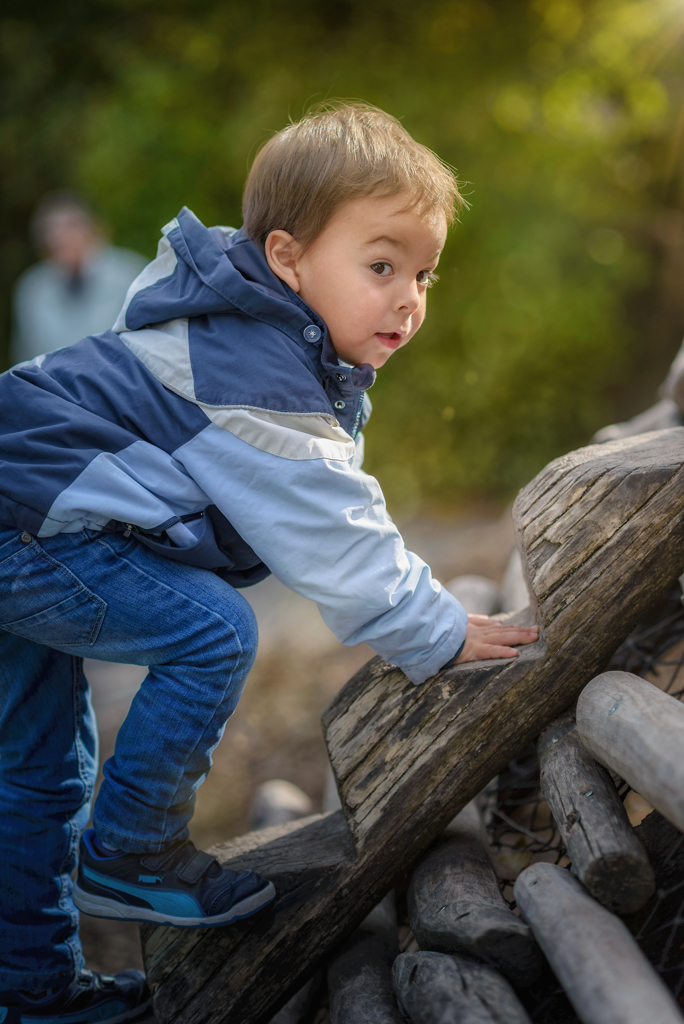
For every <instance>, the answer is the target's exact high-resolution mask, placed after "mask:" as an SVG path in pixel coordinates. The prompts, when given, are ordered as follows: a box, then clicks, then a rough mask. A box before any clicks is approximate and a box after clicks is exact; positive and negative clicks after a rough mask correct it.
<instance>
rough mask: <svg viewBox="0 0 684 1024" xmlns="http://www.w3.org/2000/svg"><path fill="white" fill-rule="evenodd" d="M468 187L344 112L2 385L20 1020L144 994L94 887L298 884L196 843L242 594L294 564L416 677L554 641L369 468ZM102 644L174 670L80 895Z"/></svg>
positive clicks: (131, 719) (201, 914)
mask: <svg viewBox="0 0 684 1024" xmlns="http://www.w3.org/2000/svg"><path fill="white" fill-rule="evenodd" d="M459 202H460V197H459V194H458V190H457V185H456V182H455V180H454V177H453V175H452V173H451V172H450V170H449V169H448V168H447V167H445V165H444V164H442V163H441V162H440V161H439V160H438V159H437V157H436V156H435V155H434V154H433V153H431V152H430V151H429V150H428V149H426V148H425V147H424V146H421V145H419V144H418V143H416V142H414V140H413V139H412V138H411V137H410V136H409V135H408V134H407V132H406V131H405V130H404V129H403V128H402V126H401V125H400V124H399V122H398V121H396V120H395V119H394V118H392V117H390V116H388V115H387V114H384V113H383V112H382V111H380V110H377V109H375V108H372V107H367V106H363V105H360V104H359V105H353V104H352V105H350V104H338V105H333V106H331V107H328V108H326V109H325V110H324V111H322V112H319V113H315V114H313V115H310V116H308V117H305V118H304V119H303V120H302V121H300V122H299V123H298V124H292V125H289V126H288V127H287V128H286V129H284V130H283V131H281V132H279V133H278V134H277V135H275V136H274V137H273V138H272V139H271V140H270V141H269V142H268V143H267V145H266V146H265V147H264V148H263V149H262V150H261V152H260V153H259V155H258V156H257V158H256V161H255V163H254V166H253V168H252V171H251V173H250V175H249V178H248V181H247V185H246V189H245V196H244V227H243V228H242V230H240V231H237V232H234V231H233V230H231V229H230V228H210V229H207V228H205V227H204V226H203V225H202V224H201V223H200V222H199V221H198V220H197V218H196V217H195V216H193V214H192V213H191V212H190V211H189V210H187V209H184V210H182V211H181V213H180V214H179V215H178V217H177V218H176V219H175V220H173V221H171V222H170V223H169V224H167V225H166V227H165V228H163V238H162V240H161V242H160V245H159V250H158V254H157V258H156V259H155V260H154V261H153V262H152V263H150V264H149V266H148V267H146V269H145V270H143V272H142V273H141V274H140V276H139V277H138V278H137V280H136V281H135V282H134V283H133V285H132V286H131V288H130V290H129V292H128V295H127V297H126V302H125V305H124V308H123V309H122V311H121V313H120V315H119V318H118V320H117V322H116V323H115V325H114V327H113V329H112V330H111V331H107V332H106V333H104V334H102V335H99V336H97V337H89V338H85V339H84V340H83V341H81V342H79V343H78V344H76V345H74V346H72V347H69V348H65V349H60V350H58V351H56V352H52V353H50V354H49V355H47V356H42V357H39V358H37V359H35V360H33V361H32V362H28V363H21V364H19V365H18V366H16V367H15V368H14V369H13V370H11V371H10V372H8V373H6V374H4V375H3V376H2V378H0V429H1V431H2V435H3V436H2V449H1V453H2V454H1V456H0V458H1V460H2V461H1V463H0V465H1V470H0V524H3V525H1V526H0V626H1V627H2V629H0V677H1V679H2V685H1V688H0V814H1V816H2V832H1V834H0V850H1V855H2V861H3V873H2V877H3V881H2V897H1V899H2V905H1V910H2V913H1V918H0V1019H1V1020H7V1021H19V1020H25V1019H27V1018H28V1017H30V1019H31V1021H34V1020H36V1021H37V1020H39V1019H41V1018H45V1019H49V1020H50V1021H55V1022H57V1021H60V1020H64V1021H67V1020H68V1021H72V1020H74V1019H79V1020H81V1019H82V1020H84V1021H85V1020H89V1019H91V1016H90V1014H92V1013H95V1014H96V1016H97V1020H99V1021H107V1020H113V1019H116V1020H117V1021H125V1020H134V1019H136V1018H137V1017H140V1016H141V1015H143V1014H145V1013H146V1012H147V1009H148V1000H149V993H148V992H147V989H146V987H145V982H144V978H143V977H142V975H140V974H139V973H138V972H124V973H123V974H119V975H117V976H116V977H115V978H106V977H102V976H99V975H96V974H92V973H91V972H88V971H85V970H84V968H83V958H82V954H81V949H80V945H79V942H78V937H77V922H78V914H77V911H76V909H75V907H74V904H76V907H78V908H79V909H81V910H83V911H85V912H87V913H90V914H94V915H96V916H100V917H112V918H126V919H129V920H135V921H157V922H165V923H168V924H172V925H178V926H187V927H197V926H200V925H220V924H228V923H230V922H231V921H235V920H237V919H238V918H242V917H246V916H248V915H250V914H253V913H255V912H256V911H258V910H259V909H260V908H262V907H263V906H265V905H266V904H267V903H269V902H270V901H271V900H272V899H273V897H274V895H275V890H274V887H273V885H272V884H271V883H270V882H268V881H267V880H264V879H262V878H259V877H258V876H257V875H255V874H254V873H253V872H249V871H248V872H244V873H242V874H240V875H237V874H235V873H234V872H231V871H228V870H225V869H222V868H221V867H220V866H219V864H218V863H217V861H216V860H215V859H214V858H212V857H210V856H209V855H208V854H206V853H203V852H202V851H198V850H195V848H194V846H193V845H192V843H191V842H190V841H189V840H188V821H189V820H190V818H191V816H192V811H193V805H194V800H195V793H196V790H197V788H198V787H199V786H200V785H201V783H202V781H203V780H204V778H205V777H206V774H207V772H208V771H209V768H210V766H211V753H212V750H213V749H214V747H215V746H216V744H217V743H218V742H219V740H220V738H221V735H222V732H223V729H224V727H225V723H226V720H227V719H228V718H229V717H230V715H231V714H232V712H233V711H234V709H235V706H236V704H237V701H238V698H239V696H240V693H241V691H242V688H243V686H244V683H245V678H246V676H247V673H248V671H249V669H250V666H251V664H252V661H253V659H254V655H255V652H256V645H257V630H256V624H255V621H254V616H253V614H252V612H251V610H250V606H249V605H248V603H247V602H246V601H245V600H244V598H243V597H241V595H240V594H239V593H238V590H237V589H236V588H239V587H244V586H248V585H249V584H251V583H255V582H257V581H258V580H260V579H262V578H264V577H265V576H266V575H267V574H268V573H269V572H272V573H274V575H276V576H277V577H278V579H280V580H281V581H282V582H283V583H285V584H286V585H287V586H288V587H291V588H292V589H293V590H296V591H297V592H298V593H300V594H303V595H304V596H306V597H308V598H311V599H312V600H314V601H316V602H317V604H318V607H319V608H320V611H321V614H322V615H323V618H324V619H325V621H326V622H327V624H328V625H329V627H330V628H331V629H332V631H333V632H334V633H335V635H336V636H337V637H338V638H339V639H340V640H341V641H342V643H345V644H358V643H361V642H362V641H365V642H366V643H368V644H370V646H371V647H372V648H373V649H374V650H375V651H377V652H378V653H379V654H381V655H382V656H383V657H384V658H386V659H387V660H388V661H390V662H392V663H394V664H396V665H398V666H399V667H400V668H401V669H402V670H403V671H404V672H405V673H406V675H407V676H408V677H409V678H410V679H411V680H412V681H413V682H414V683H422V682H424V681H425V680H426V679H429V678H430V677H431V676H433V675H434V674H435V673H436V672H437V671H438V670H439V669H440V668H441V667H442V666H443V665H445V664H446V663H447V662H449V661H450V660H452V659H454V658H457V660H458V661H473V660H476V659H479V658H492V657H494V658H508V657H514V656H515V655H516V654H517V651H516V649H515V648H514V647H512V646H511V645H512V644H522V643H529V642H531V641H533V640H534V639H536V636H537V633H536V630H535V629H524V628H520V627H514V626H502V625H501V624H499V623H496V622H494V621H489V620H487V619H483V618H474V619H471V621H470V622H469V621H468V616H467V615H466V613H465V612H464V610H463V608H462V607H461V606H460V605H459V603H458V602H457V601H456V600H455V598H453V597H452V596H451V595H450V594H449V593H447V592H446V591H445V590H443V589H442V587H441V586H440V585H439V583H437V582H436V581H435V580H434V579H433V578H432V576H431V574H430V570H429V568H428V566H427V565H426V564H425V563H424V562H423V561H421V559H420V558H418V557H417V556H416V555H414V554H412V553H411V552H408V551H406V550H405V548H404V545H403V542H402V539H401V537H400V535H399V533H398V532H397V530H396V528H395V526H394V525H393V523H392V521H391V520H390V519H389V517H388V515H387V512H386V510H385V504H384V501H383V497H382V493H381V491H380V488H379V486H378V484H377V482H376V481H375V480H374V479H373V478H372V477H370V476H368V475H366V474H365V473H364V472H363V470H362V469H361V460H362V453H363V445H362V435H361V429H362V428H363V426H364V424H365V423H366V421H367V419H368V415H369V412H370V402H369V401H368V398H367V397H366V391H367V389H368V388H370V387H371V385H372V384H373V382H374V380H375V371H376V370H377V369H378V368H379V367H381V366H382V365H383V364H384V363H385V362H386V361H387V359H389V357H390V356H391V355H392V354H393V353H394V352H396V351H397V350H399V349H400V348H402V347H403V346H404V345H407V344H408V343H409V342H410V341H411V339H412V338H413V336H414V334H415V333H416V331H417V330H418V328H419V327H420V325H421V323H422V321H423V318H424V316H425V302H426V293H427V289H428V287H429V285H430V283H431V281H432V280H433V278H434V274H435V269H436V267H437V262H438V260H439V255H440V252H441V250H442V247H443V245H444V240H445V236H446V231H447V226H448V224H449V223H450V222H451V221H452V220H453V215H454V206H455V204H458V203H459ZM399 457H400V456H399ZM84 655H87V656H90V657H95V658H100V659H104V660H107V661H114V662H124V663H135V664H139V665H146V666H149V674H148V675H147V677H146V679H145V681H144V682H143V684H142V686H141V688H140V691H139V692H138V694H137V695H136V697H135V699H134V701H133V703H132V705H131V709H130V712H129V714H128V716H127V718H126V720H125V722H124V724H123V725H122V727H121V730H120V732H119V735H118V739H117V743H116V751H115V754H114V756H113V757H112V758H110V759H109V760H108V761H107V763H106V764H105V766H104V776H105V778H104V782H103V784H102V788H101V790H100V792H99V795H98V798H97V800H96V802H95V808H94V815H93V825H94V827H93V828H92V829H88V830H86V832H84V834H83V835H82V836H81V841H80V843H81V845H80V857H79V869H78V878H77V881H76V883H75V884H74V887H73V894H72V883H71V880H70V875H71V872H72V870H73V868H74V865H75V863H76V850H77V846H78V842H79V834H80V832H81V830H82V829H83V828H84V827H85V825H86V823H87V820H88V816H89V809H90V799H91V796H92V791H93V784H94V781H95V776H96V770H97V743H96V732H95V723H94V720H93V714H92V709H91V706H90V702H89V696H88V686H87V682H86V681H85V679H84V678H83V674H82V660H81V659H82V657H83V656H84ZM2 1007H5V1008H6V1015H5V1016H4V1017H2V1016H1V1015H2V1012H3V1011H2V1009H1V1008H2ZM79 1013H81V1014H83V1016H82V1017H80V1016H78V1017H75V1016H74V1015H75V1014H79ZM7 1014H9V1016H8V1015H7ZM92 1019H95V1018H94V1017H92Z"/></svg>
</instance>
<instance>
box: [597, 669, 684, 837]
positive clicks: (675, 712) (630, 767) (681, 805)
mask: <svg viewBox="0 0 684 1024" xmlns="http://www.w3.org/2000/svg"><path fill="white" fill-rule="evenodd" d="M577 729H578V732H579V735H580V737H581V739H582V743H584V745H585V747H586V748H587V750H589V751H590V753H591V754H592V755H593V756H594V757H595V758H596V760H597V761H599V762H600V763H601V764H603V765H605V766H606V768H610V769H611V770H612V771H614V772H616V773H617V774H618V775H619V776H620V777H621V778H623V779H625V780H626V781H627V782H628V783H629V784H630V786H631V787H632V789H634V790H636V792H637V793H638V794H639V795H640V796H642V797H644V799H646V800H648V802H649V803H650V804H651V805H652V806H653V807H655V808H656V809H657V810H659V811H660V813H661V814H663V815H664V816H665V817H666V818H667V819H668V821H671V822H672V824H673V825H676V826H677V828H678V829H679V830H680V831H684V757H683V756H682V755H683V753H684V705H683V704H680V702H679V701H678V700H675V698H674V697H670V695H669V694H667V693H663V691H662V690H659V689H658V688H657V687H656V686H654V685H653V684H652V683H647V682H646V680H644V679H641V678H640V677H639V676H635V675H632V674H631V672H603V673H602V674H601V675H599V676H597V677H596V678H595V679H592V680H591V682H590V683H589V684H588V685H587V686H586V687H585V689H584V690H583V691H582V694H581V696H580V698H579V700H578V702H577Z"/></svg>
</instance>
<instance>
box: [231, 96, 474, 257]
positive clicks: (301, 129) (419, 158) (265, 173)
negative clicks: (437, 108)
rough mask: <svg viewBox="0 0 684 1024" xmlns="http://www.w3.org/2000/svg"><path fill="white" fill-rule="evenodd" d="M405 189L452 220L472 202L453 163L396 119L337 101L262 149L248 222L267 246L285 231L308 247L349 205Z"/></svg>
mask: <svg viewBox="0 0 684 1024" xmlns="http://www.w3.org/2000/svg"><path fill="white" fill-rule="evenodd" d="M400 192H406V193H407V195H408V197H409V202H408V205H409V206H415V207H416V208H418V209H419V210H420V211H421V212H422V211H427V210H430V209H435V208H436V209H438V210H441V211H442V212H443V213H444V214H445V215H446V218H447V222H448V223H452V222H453V220H454V216H455V209H460V208H461V207H462V206H464V205H465V203H464V200H463V198H462V196H461V195H460V193H459V190H458V182H457V180H456V177H455V175H454V173H453V171H452V170H451V168H450V167H448V166H447V164H445V163H443V161H441V160H440V159H439V157H438V156H436V155H435V154H434V153H433V152H432V150H430V149H428V148H427V146H422V145H421V144H420V143H419V142H416V141H415V140H414V139H412V138H411V136H410V135H409V133H408V132H407V131H406V129H405V128H404V127H403V126H402V125H401V124H400V122H399V121H397V119H396V118H395V117H392V116H391V115H390V114H386V113H385V112H384V111H382V110H379V109H378V108H377V107H372V106H370V105H369V104H366V103H357V102H354V103H347V102H342V101H336V102H333V103H328V104H325V105H324V106H323V107H320V108H318V109H315V110H313V111H311V112H310V113H308V114H307V115H306V116H305V117H303V118H302V120H301V121H297V122H296V124H290V125H288V126H287V128H283V129H282V131H279V132H278V133H277V134H276V135H274V136H273V137H272V138H271V139H269V141H268V142H267V143H266V145H265V146H264V147H263V149H262V150H261V151H260V152H259V153H258V154H257V157H256V160H255V161H254V164H253V165H252V169H251V171H250V173H249V177H248V178H247V183H246V185H245V193H244V198H243V204H242V212H243V217H244V227H245V231H246V233H247V234H248V235H249V237H250V238H252V239H253V240H254V241H255V242H258V243H259V244H260V245H261V246H262V247H263V246H264V245H265V242H266V238H267V236H268V234H269V232H271V231H275V230H276V229H281V230H283V231H287V232H288V233H289V234H291V235H292V236H293V237H294V238H296V239H297V241H298V242H300V243H301V244H302V245H303V246H304V248H307V247H308V246H310V245H311V243H312V242H313V241H314V239H316V238H317V237H318V235H319V234H320V233H321V231H322V230H323V228H324V227H325V225H326V224H327V222H328V221H329V220H330V218H331V217H332V215H333V214H334V213H335V211H336V210H337V209H338V208H339V207H340V206H342V204H343V203H346V202H348V201H349V200H351V199H360V198H362V197H364V196H369V195H378V196H393V195H397V194H399V193H400Z"/></svg>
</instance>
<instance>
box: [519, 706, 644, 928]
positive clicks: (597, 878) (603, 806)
mask: <svg viewBox="0 0 684 1024" xmlns="http://www.w3.org/2000/svg"><path fill="white" fill-rule="evenodd" d="M537 752H538V754H539V770H540V779H541V790H542V793H543V795H544V799H545V800H546V801H547V803H548V805H549V808H550V810H551V813H552V815H553V817H554V820H555V822H556V824H557V825H558V829H559V831H560V833H561V836H562V837H563V842H564V843H565V847H566V849H567V851H568V857H569V858H570V860H571V861H572V873H573V874H574V875H577V877H578V878H579V880H580V881H581V882H582V884H583V885H585V886H586V888H587V889H588V890H589V892H590V893H591V895H592V896H593V897H594V899H597V900H598V901H599V903H602V904H603V905H604V907H608V909H609V910H613V911H615V912H616V913H624V914H627V913H632V912H633V911H635V910H638V909H639V907H642V906H643V905H644V903H645V902H646V900H648V899H649V897H650V896H652V895H653V892H654V890H655V877H654V874H653V868H652V867H651V865H650V863H649V860H648V856H647V854H646V850H645V849H644V847H643V845H642V844H641V843H640V842H639V840H638V838H637V837H636V835H635V834H634V831H633V829H632V826H631V825H630V823H629V819H628V817H627V813H626V811H625V808H624V806H623V803H622V801H621V800H620V797H619V796H618V794H617V790H616V789H615V785H614V783H613V780H612V779H611V777H610V776H609V774H608V772H607V771H606V770H605V768H602V767H601V766H600V765H598V764H597V763H596V761H595V760H594V759H593V757H591V755H590V754H589V753H588V751H587V750H586V748H585V747H584V746H583V744H582V742H581V740H580V738H579V735H578V733H577V728H576V726H575V714H574V711H572V710H570V711H567V712H564V714H563V715H561V716H560V717H559V718H556V719H555V720H554V721H553V722H552V723H551V725H549V726H547V727H546V729H544V730H543V731H542V733H541V735H540V737H539V739H538V741H537Z"/></svg>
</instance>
